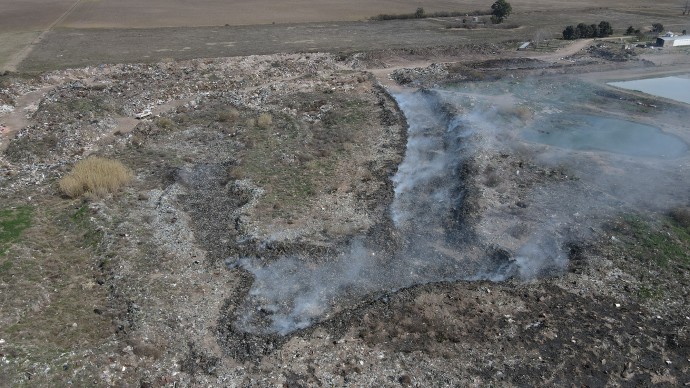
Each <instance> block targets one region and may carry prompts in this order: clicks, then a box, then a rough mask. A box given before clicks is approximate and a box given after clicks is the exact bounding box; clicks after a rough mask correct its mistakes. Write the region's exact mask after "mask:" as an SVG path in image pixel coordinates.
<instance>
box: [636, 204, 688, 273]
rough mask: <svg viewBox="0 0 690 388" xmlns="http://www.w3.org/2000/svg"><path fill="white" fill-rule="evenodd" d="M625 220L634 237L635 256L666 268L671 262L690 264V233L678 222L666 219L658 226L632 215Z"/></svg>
mask: <svg viewBox="0 0 690 388" xmlns="http://www.w3.org/2000/svg"><path fill="white" fill-rule="evenodd" d="M623 220H624V223H625V230H626V231H627V232H629V235H630V237H632V238H633V241H632V245H633V246H632V247H631V248H632V250H633V252H632V253H633V255H634V256H637V257H638V258H639V259H645V260H651V261H653V262H655V263H656V264H657V265H659V266H660V267H664V268H665V267H668V266H669V265H670V264H671V263H675V264H680V265H689V264H690V254H689V253H688V252H690V233H688V230H687V229H686V228H684V227H682V226H680V225H679V224H678V223H677V222H675V221H673V220H671V219H664V220H663V222H662V223H661V224H660V225H659V226H656V225H652V224H650V223H648V222H645V221H644V220H643V219H641V218H640V217H638V216H632V215H629V216H625V217H624V219H623Z"/></svg>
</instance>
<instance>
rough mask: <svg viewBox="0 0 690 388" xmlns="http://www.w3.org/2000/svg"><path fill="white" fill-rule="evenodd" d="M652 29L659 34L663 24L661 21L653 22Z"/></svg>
mask: <svg viewBox="0 0 690 388" xmlns="http://www.w3.org/2000/svg"><path fill="white" fill-rule="evenodd" d="M652 31H653V32H656V33H657V34H660V33H662V32H664V25H663V24H661V23H654V24H652Z"/></svg>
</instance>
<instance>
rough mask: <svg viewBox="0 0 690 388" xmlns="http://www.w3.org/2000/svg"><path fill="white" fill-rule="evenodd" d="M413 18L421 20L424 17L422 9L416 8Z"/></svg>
mask: <svg viewBox="0 0 690 388" xmlns="http://www.w3.org/2000/svg"><path fill="white" fill-rule="evenodd" d="M414 17H415V18H417V19H421V18H423V17H424V8H422V7H419V8H417V10H416V11H415V13H414Z"/></svg>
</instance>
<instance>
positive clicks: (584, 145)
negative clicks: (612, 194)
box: [523, 114, 688, 158]
mask: <svg viewBox="0 0 690 388" xmlns="http://www.w3.org/2000/svg"><path fill="white" fill-rule="evenodd" d="M523 137H524V138H525V139H526V140H529V141H532V142H536V143H542V144H548V145H552V146H557V147H562V148H567V149H572V150H581V151H604V152H612V153H616V154H622V155H631V156H643V157H655V158H676V157H679V156H681V155H683V154H685V153H686V152H687V151H688V145H687V144H685V142H683V140H681V139H680V138H679V137H677V136H673V135H669V134H667V133H664V132H662V131H661V130H660V129H659V128H655V127H652V126H649V125H645V124H640V123H636V122H632V121H625V120H620V119H616V118H609V117H598V116H592V115H577V114H559V115H553V116H549V117H548V118H546V119H544V120H540V121H537V122H536V123H535V124H534V125H533V126H532V127H530V128H528V129H527V130H526V131H525V132H524V134H523Z"/></svg>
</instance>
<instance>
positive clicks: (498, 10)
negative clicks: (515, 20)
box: [491, 0, 513, 23]
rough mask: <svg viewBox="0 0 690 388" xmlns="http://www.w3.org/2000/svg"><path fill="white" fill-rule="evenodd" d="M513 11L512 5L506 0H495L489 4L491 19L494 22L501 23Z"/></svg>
mask: <svg viewBox="0 0 690 388" xmlns="http://www.w3.org/2000/svg"><path fill="white" fill-rule="evenodd" d="M511 12H513V7H512V6H511V5H510V3H508V2H507V1H506V0H496V2H495V3H493V4H492V5H491V21H493V22H494V23H502V22H503V20H505V19H506V18H507V17H508V16H509V15H510V13H511Z"/></svg>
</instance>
